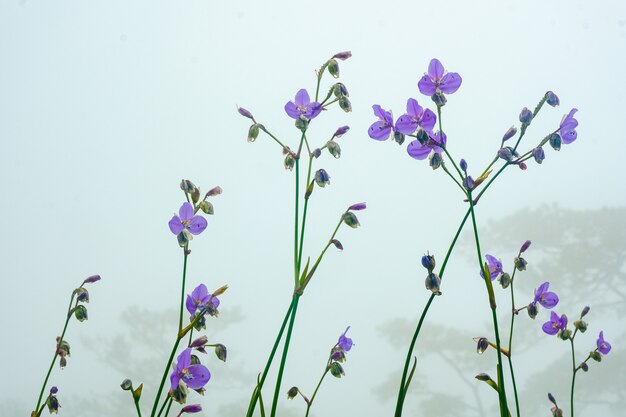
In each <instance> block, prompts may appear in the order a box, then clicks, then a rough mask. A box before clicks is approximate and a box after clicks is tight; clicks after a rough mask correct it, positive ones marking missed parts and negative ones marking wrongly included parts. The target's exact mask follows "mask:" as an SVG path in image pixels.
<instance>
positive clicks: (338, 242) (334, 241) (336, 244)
mask: <svg viewBox="0 0 626 417" xmlns="http://www.w3.org/2000/svg"><path fill="white" fill-rule="evenodd" d="M330 243H332V244H333V245H335V247H336V248H337V249H339V250H343V245H342V244H341V242H340V241H338V240H337V239H333V240H331V241H330Z"/></svg>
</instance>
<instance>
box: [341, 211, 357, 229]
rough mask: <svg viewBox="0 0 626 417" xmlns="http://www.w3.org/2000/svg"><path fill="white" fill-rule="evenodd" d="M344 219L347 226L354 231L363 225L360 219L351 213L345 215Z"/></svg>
mask: <svg viewBox="0 0 626 417" xmlns="http://www.w3.org/2000/svg"><path fill="white" fill-rule="evenodd" d="M342 219H343V222H344V223H345V224H347V225H348V226H350V227H351V228H353V229H356V228H357V227H359V226H360V225H361V223H359V219H358V218H357V217H356V215H355V214H354V213H353V212H351V211H348V212H346V213H344V214H343V217H342Z"/></svg>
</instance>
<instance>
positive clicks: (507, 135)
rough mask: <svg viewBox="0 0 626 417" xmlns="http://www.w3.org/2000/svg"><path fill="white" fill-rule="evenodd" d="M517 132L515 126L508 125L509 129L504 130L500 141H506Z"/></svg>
mask: <svg viewBox="0 0 626 417" xmlns="http://www.w3.org/2000/svg"><path fill="white" fill-rule="evenodd" d="M516 133H517V128H516V127H514V126H511V127H509V130H507V131H506V132H504V136H502V142H506V141H507V140H509V139H511V138H512V137H513V136H515V134H516Z"/></svg>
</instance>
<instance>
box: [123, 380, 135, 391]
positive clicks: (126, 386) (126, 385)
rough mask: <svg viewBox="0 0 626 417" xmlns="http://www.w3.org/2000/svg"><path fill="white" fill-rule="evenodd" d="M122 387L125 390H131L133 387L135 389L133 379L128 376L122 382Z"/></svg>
mask: <svg viewBox="0 0 626 417" xmlns="http://www.w3.org/2000/svg"><path fill="white" fill-rule="evenodd" d="M120 387H122V389H123V390H124V391H130V390H131V389H133V381H131V380H130V379H128V378H126V379H125V380H123V381H122V383H121V384H120Z"/></svg>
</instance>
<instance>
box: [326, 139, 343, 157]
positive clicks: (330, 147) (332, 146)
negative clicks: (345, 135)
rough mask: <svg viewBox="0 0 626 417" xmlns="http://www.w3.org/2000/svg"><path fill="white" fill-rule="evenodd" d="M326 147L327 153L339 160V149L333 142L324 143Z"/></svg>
mask: <svg viewBox="0 0 626 417" xmlns="http://www.w3.org/2000/svg"><path fill="white" fill-rule="evenodd" d="M326 147H327V148H328V152H330V154H331V155H332V156H334V157H335V158H339V157H340V156H341V147H340V146H339V144H338V143H337V142H335V141H334V140H329V141H328V142H326Z"/></svg>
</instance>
